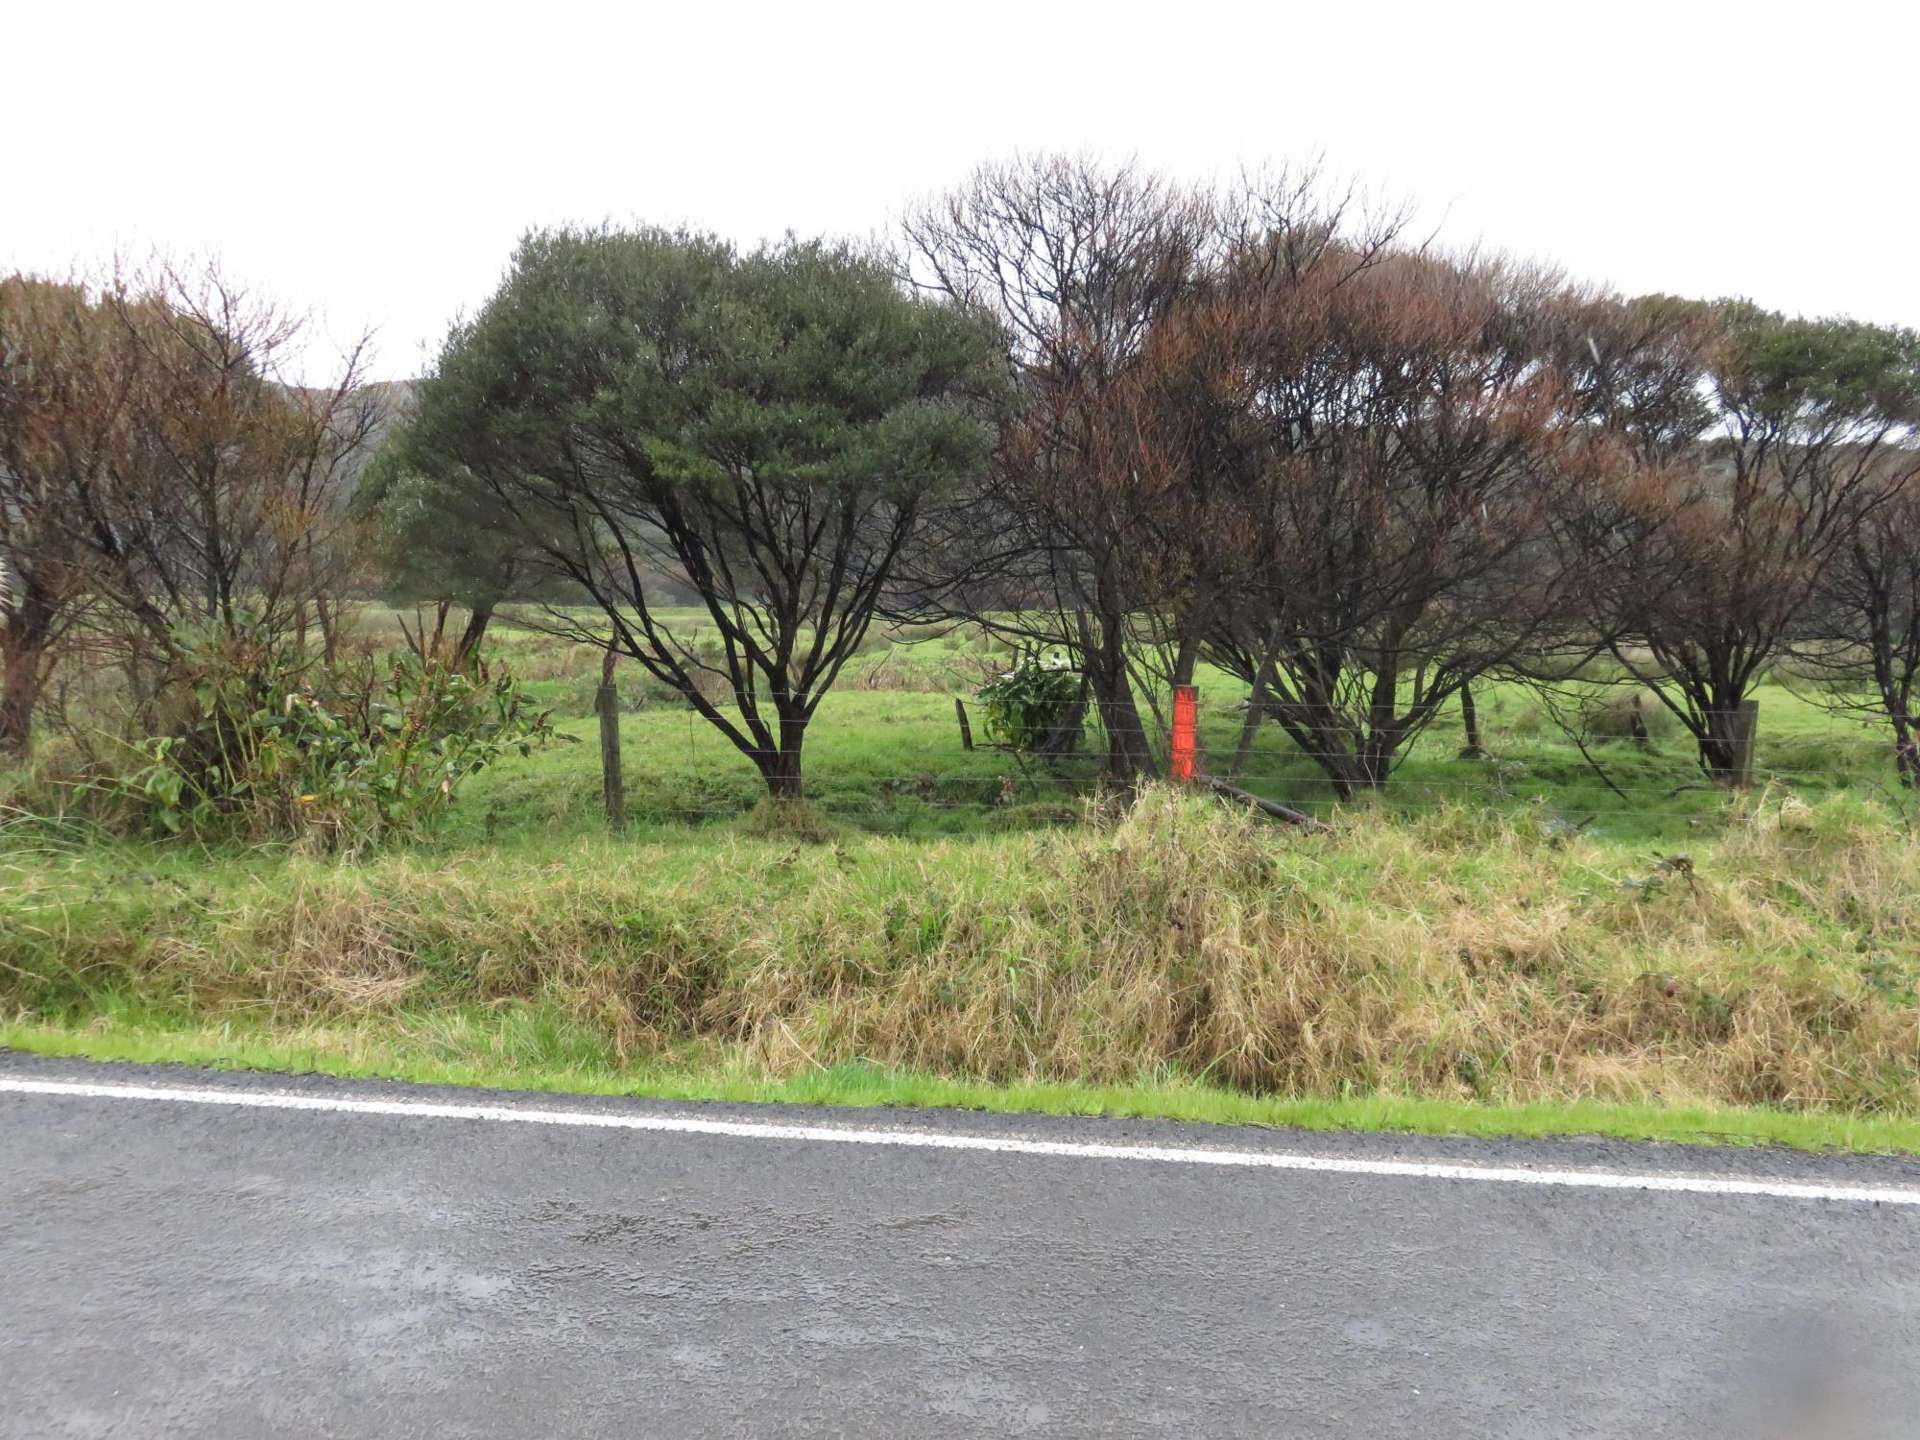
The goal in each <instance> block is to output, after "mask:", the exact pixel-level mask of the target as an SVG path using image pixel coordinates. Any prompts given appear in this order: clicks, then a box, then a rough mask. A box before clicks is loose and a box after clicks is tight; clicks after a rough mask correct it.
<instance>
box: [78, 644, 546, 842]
mask: <svg viewBox="0 0 1920 1440" xmlns="http://www.w3.org/2000/svg"><path fill="white" fill-rule="evenodd" d="M179 672H180V673H179V675H178V677H177V679H176V680H175V682H174V684H173V687H172V690H173V694H172V696H171V705H170V710H171V718H170V720H169V722H168V723H167V724H166V725H165V727H164V733H162V734H159V735H156V736H153V737H151V738H149V739H145V740H142V741H139V742H137V743H136V744H135V745H134V749H135V750H136V752H137V753H138V756H139V762H140V763H138V765H137V766H136V767H135V768H134V769H133V770H132V771H131V773H128V774H126V775H123V776H121V777H119V778H118V779H116V780H114V781H112V782H111V784H110V786H109V788H110V790H111V791H112V792H113V793H114V795H115V796H116V798H118V799H119V800H121V801H122V802H124V804H125V805H126V806H127V808H129V809H130V810H131V811H132V813H133V815H134V816H135V818H136V821H137V822H138V823H140V824H141V825H143V826H144V827H146V828H148V829H151V830H155V831H158V832H160V833H164V834H182V833H190V834H194V835H198V836H201V837H205V838H218V837H232V838H247V839H254V840H265V839H284V840H292V841H296V842H299V843H301V844H303V845H306V846H308V847H310V848H317V849H323V850H337V849H343V848H344V849H358V848H362V847H364V846H366V845H369V844H373V843H376V842H378V841H380V840H382V839H384V838H386V837H388V836H389V835H391V834H393V833H396V832H405V831H409V830H413V829H415V828H417V827H418V826H419V825H420V824H421V823H422V822H423V821H424V820H425V819H426V818H427V817H428V816H430V815H431V814H433V813H434V812H435V811H437V810H438V809H440V808H441V807H442V806H444V805H446V804H448V803H449V802H450V801H451V800H452V799H453V795H454V791H455V789H456V788H457V787H458V785H459V783H460V782H461V781H462V780H463V779H465V778H466V777H467V776H469V775H471V774H473V773H474V772H475V771H477V770H480V769H482V768H484V767H485V766H487V765H489V764H491V763H492V762H493V761H494V760H495V759H497V758H498V757H499V756H501V755H502V754H504V753H506V752H507V751H509V750H517V751H519V752H520V753H521V754H527V753H529V752H530V751H531V750H532V748H533V747H534V745H535V744H537V743H543V742H545V741H547V740H548V739H550V738H552V736H553V733H554V732H553V730H552V726H551V721H550V717H549V715H548V713H547V712H545V711H542V710H537V709H535V708H534V707H533V706H532V705H531V704H530V703H529V702H528V700H527V698H526V696H525V695H524V693H523V692H522V690H521V687H520V685H519V683H518V682H517V681H515V680H514V679H513V678H512V677H511V676H509V675H507V674H505V673H499V674H490V673H489V672H488V671H487V670H486V669H485V668H484V667H476V668H475V669H474V670H472V671H467V670H461V669H455V668H451V667H449V666H447V665H445V664H443V663H441V662H439V661H436V660H427V661H423V660H421V659H420V658H419V657H417V656H414V655H410V654H397V655H393V656H391V657H389V658H387V659H386V660H384V661H372V660H368V661H364V662H361V663H360V664H358V665H352V666H346V667H341V668H336V669H326V668H324V667H321V666H319V665H317V664H316V663H314V662H313V661H312V660H311V659H310V658H307V657H303V656H300V655H298V654H296V653H293V652H290V651H288V650H286V649H285V648H284V647H276V646H274V645H273V644H271V643H269V642H267V641H265V640H264V639H262V638H261V637H258V636H256V635H253V634H251V633H250V632H247V631H245V630H242V631H240V632H238V633H229V634H222V635H216V636H210V637H199V638H195V639H193V640H190V641H189V642H188V643H187V644H186V645H185V646H184V647H183V649H182V652H181V657H180V666H179Z"/></svg>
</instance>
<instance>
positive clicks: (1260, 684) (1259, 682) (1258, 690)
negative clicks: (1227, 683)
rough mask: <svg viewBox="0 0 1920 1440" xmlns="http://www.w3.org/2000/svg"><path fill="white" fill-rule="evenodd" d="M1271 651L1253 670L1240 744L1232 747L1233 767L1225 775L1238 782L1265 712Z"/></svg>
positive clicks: (1271, 674) (1269, 648) (1271, 662)
mask: <svg viewBox="0 0 1920 1440" xmlns="http://www.w3.org/2000/svg"><path fill="white" fill-rule="evenodd" d="M1273 678H1274V676H1273V650H1272V647H1268V649H1267V651H1266V653H1265V654H1263V655H1262V656H1261V657H1260V662H1259V663H1258V664H1257V665H1255V666H1254V669H1253V689H1252V691H1251V692H1249V694H1248V695H1247V719H1246V723H1245V724H1243V725H1242V726H1241V727H1240V743H1239V744H1237V745H1235V746H1234V747H1233V766H1232V768H1231V769H1230V770H1228V772H1227V774H1228V775H1229V776H1231V777H1232V778H1233V779H1235V780H1238V779H1239V778H1240V776H1241V774H1242V773H1243V772H1244V771H1245V770H1246V768H1247V760H1248V757H1250V756H1251V755H1252V754H1253V742H1254V740H1255V739H1256V738H1257V737H1258V736H1259V733H1260V721H1261V720H1262V719H1263V718H1264V717H1265V715H1266V710H1267V690H1268V688H1269V687H1270V686H1271V685H1272V684H1273Z"/></svg>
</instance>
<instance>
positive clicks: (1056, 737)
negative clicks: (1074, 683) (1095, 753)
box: [1034, 670, 1089, 757]
mask: <svg viewBox="0 0 1920 1440" xmlns="http://www.w3.org/2000/svg"><path fill="white" fill-rule="evenodd" d="M1088 688H1089V686H1088V681H1087V674H1086V671H1084V670H1082V671H1081V672H1080V693H1079V694H1077V695H1075V696H1074V698H1073V704H1072V705H1070V706H1068V707H1067V713H1066V714H1064V715H1062V716H1061V717H1060V719H1059V720H1058V721H1056V722H1055V724H1054V727H1053V729H1051V730H1049V731H1048V732H1047V737H1046V739H1044V740H1042V741H1041V742H1040V744H1039V746H1038V747H1037V748H1036V749H1035V750H1034V753H1035V754H1036V755H1044V756H1050V757H1058V756H1061V755H1071V754H1073V752H1074V751H1076V750H1078V749H1079V748H1080V733H1081V731H1082V730H1083V729H1085V728H1086V723H1087V691H1088Z"/></svg>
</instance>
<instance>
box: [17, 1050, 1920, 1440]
mask: <svg viewBox="0 0 1920 1440" xmlns="http://www.w3.org/2000/svg"><path fill="white" fill-rule="evenodd" d="M24 1083H31V1084H38V1085H43V1086H44V1085H62V1086H69V1085H74V1084H82V1085H96V1086H112V1087H125V1086H129V1085H144V1086H148V1087H157V1088H159V1089H162V1090H167V1091H178V1090H181V1089H183V1088H190V1089H194V1090H214V1091H218V1092H221V1094H222V1095H227V1094H231V1095H232V1096H233V1097H235V1098H236V1099H246V1100H248V1101H249V1102H253V1101H255V1100H257V1099H258V1098H260V1097H266V1096H270V1095H273V1094H276V1093H283V1092H288V1091H292V1092H295V1093H297V1094H298V1095H301V1096H307V1097H314V1103H317V1104H334V1103H340V1102H344V1103H347V1104H349V1105H353V1104H361V1105H364V1104H366V1103H367V1102H379V1103H380V1104H389V1105H391V1106H392V1107H393V1112H394V1113H369V1112H368V1110H366V1109H358V1110H356V1109H345V1110H342V1109H328V1108H306V1109H280V1108H261V1107H260V1106H259V1105H258V1104H256V1103H247V1104H227V1103H221V1104H208V1103H182V1102H181V1101H180V1100H179V1099H177V1098H175V1099H169V1098H162V1097H148V1098H129V1097H128V1096H126V1095H125V1094H115V1095H111V1096H105V1095H95V1094H82V1093H74V1092H72V1091H71V1090H63V1091H60V1092H59V1093H38V1092H33V1091H26V1090H21V1089H17V1088H16V1089H11V1090H8V1089H0V1217H4V1220H3V1222H0V1435H6V1436H16V1435H17V1436H67V1435H81V1436H93V1435H137V1436H147V1435H192V1436H235V1437H239V1436H246V1437H253V1436H260V1435H264V1434H269V1433H271V1434H279V1435H332V1436H362V1435H366V1436H374V1435H399V1434H413V1433H422V1434H433V1435H436V1436H447V1437H454V1436H508V1435H513V1436H576V1435H578V1436H589V1435H594V1436H597V1435H608V1436H614V1435H618V1436H654V1435H658V1436H676V1437H679V1436H748V1435H753V1436H758V1435H874V1436H923V1435H924V1436H952V1435H969V1434H979V1435H1094V1434H1097V1435H1200V1434H1213V1435H1217V1434H1245V1435H1262V1436H1274V1435H1278V1436H1294V1435H1298V1436H1367V1437H1373V1440H1377V1437H1389V1436H1401V1435H1407V1436H1420V1437H1455V1436H1459V1437H1468V1436H1472V1437H1509V1436H1512V1437H1517V1436H1607V1437H1614V1436H1626V1435H1631V1436H1640V1437H1645V1436H1665V1435H1673V1436H1687V1437H1709V1436H1730V1437H1731V1436H1738V1437H1742V1440H1748V1437H1755V1436H1761V1437H1767V1436H1780V1437H1783V1440H1785V1437H1801V1436H1819V1437H1845V1436H1909V1435H1915V1434H1920V1363H1917V1362H1920V1205H1915V1204H1910V1203H1887V1202H1886V1201H1880V1202H1875V1201H1872V1200H1859V1199H1844V1200H1843V1199H1828V1198H1808V1195H1806V1194H1801V1193H1799V1192H1800V1191H1801V1190H1803V1189H1804V1190H1807V1191H1808V1192H1809V1193H1813V1194H1819V1193H1825V1191H1826V1190H1827V1189H1828V1188H1831V1187H1839V1188H1841V1189H1847V1190H1854V1189H1861V1188H1867V1189H1879V1190H1887V1191H1891V1192H1895V1193H1896V1194H1899V1195H1905V1196H1909V1197H1913V1198H1920V1166H1916V1165H1914V1164H1911V1163H1906V1162H1896V1161H1881V1160H1859V1161H1843V1160H1835V1159H1820V1158H1813V1157H1806V1156H1798V1155H1790V1154H1782V1153H1780V1152H1742V1151H1696V1150H1676V1149H1670V1148H1664V1147H1647V1146H1629V1145H1622V1144H1613V1143H1600V1142H1564V1143H1553V1144H1549V1143H1519V1142H1514V1143H1485V1142H1480V1143H1474V1142H1442V1141H1420V1140H1414V1139H1409V1138H1405V1137H1368V1136H1326V1135H1297V1134H1289V1133H1285V1132H1273V1131H1245V1130H1237V1129H1236V1130H1222V1129H1215V1128H1211V1127H1204V1126H1181V1125H1173V1124H1161V1123H1150V1122H1098V1121H1070V1120H1058V1121H1054V1120H1042V1119H1035V1118H1024V1119H1023V1118H1012V1117H991V1116H977V1115H941V1114H920V1115H908V1114H900V1113H890V1112H889V1113H882V1112H832V1111H823V1110H808V1109H795V1108H786V1107H781V1108H772V1107H739V1106H734V1107H698V1106H685V1105H667V1104H653V1103H646V1102H629V1101H620V1100H595V1099H585V1098H575V1097H552V1096H511V1095H503V1094H501V1093H500V1092H476V1091H468V1090H445V1089H439V1088H429V1087H404V1086H399V1085H393V1084H381V1083H359V1082H341V1081H330V1080H325V1079H322V1078H318V1077H301V1078H297V1079H289V1078H283V1077H269V1076H239V1075H214V1074H208V1073H206V1072H200V1071H192V1070H178V1069H171V1068H168V1069H161V1068H153V1067H137V1066H90V1065H85V1064H82V1063H79V1062H59V1061H44V1060H37V1059H33V1058H30V1057H25V1056H18V1055H7V1054H0V1085H5V1084H13V1085H16V1086H17V1085H20V1084H24ZM436 1103H444V1104H448V1105H451V1106H453V1107H455V1109H456V1110H457V1109H458V1108H459V1107H462V1106H465V1107H472V1106H474V1105H480V1104H484V1105H496V1106H500V1107H504V1108H506V1109H516V1108H519V1109H526V1108H529V1107H538V1108H539V1110H540V1111H542V1112H553V1111H558V1112H562V1115H563V1117H564V1116H566V1115H572V1116H576V1117H577V1116H584V1117H586V1118H588V1119H591V1120H594V1121H595V1122H596V1123H593V1124H585V1125H582V1124H568V1123H553V1122H548V1121H541V1122H538V1123H495V1122H494V1121H493V1120H489V1119H484V1118H471V1117H470V1116H469V1115H467V1114H465V1113H456V1114H436V1113H428V1112H426V1111H423V1110H421V1109H420V1107H421V1106H422V1105H429V1106H430V1105H432V1104H436ZM496 1118H498V1117H496ZM507 1118H513V1117H511V1116H509V1117H507ZM730 1120H731V1121H742V1122H745V1125H746V1130H745V1131H743V1132H742V1133H702V1132H700V1131H698V1130H695V1131H692V1132H689V1131H686V1130H680V1129H634V1128H618V1127H619V1126H621V1125H628V1124H649V1125H651V1124H665V1125H686V1124H693V1125H696V1126H698V1125H704V1124H710V1123H711V1122H714V1121H723V1122H724V1121H730ZM768 1126H773V1127H812V1128H814V1129H819V1128H827V1129H835V1128H839V1129H845V1128H846V1127H860V1128H862V1129H864V1130H866V1131H874V1130H885V1131H888V1132H889V1133H890V1134H898V1135H900V1136H904V1137H911V1138H915V1139H916V1140H918V1141H920V1142H923V1143H916V1144H910V1145H909V1144H897V1143H862V1144H844V1143H833V1142H832V1141H831V1140H830V1139H823V1138H820V1137H818V1136H811V1137H809V1136H800V1137H794V1136H792V1135H791V1134H789V1133H784V1132H783V1133H781V1134H777V1135H768V1134H766V1133H763V1132H764V1130H765V1128H766V1127H768ZM756 1127H758V1128H756ZM1005 1136H1016V1137H1021V1138H1023V1139H1024V1140H1025V1141H1027V1142H1037V1143H1030V1144H1029V1148H1027V1149H1024V1150H1022V1149H1016V1150H1013V1151H1002V1150H996V1149H991V1148H963V1149H948V1148H939V1145H940V1144H943V1143H946V1142H947V1141H950V1140H952V1141H958V1142H961V1143H964V1144H965V1145H968V1146H973V1145H975V1144H976V1143H978V1144H987V1143H991V1142H995V1140H996V1137H1005ZM875 1138H877V1139H879V1140H882V1141H884V1140H886V1139H887V1136H884V1135H883V1136H879V1137H875ZM1076 1147H1078V1148H1076ZM1085 1147H1106V1148H1105V1149H1098V1150H1096V1151H1094V1152H1092V1153H1089V1152H1088V1151H1087V1149H1086V1148H1085ZM1183 1147H1207V1148H1208V1149H1209V1150H1212V1151H1219V1150H1230V1151H1233V1152H1236V1153H1239V1154H1242V1155H1243V1157H1245V1163H1242V1161H1238V1160H1236V1161H1233V1162H1232V1163H1204V1164H1194V1163H1182V1162H1181V1160H1180V1158H1179V1157H1178V1156H1177V1155H1176V1156H1173V1157H1165V1156H1160V1157H1158V1158H1156V1152H1158V1151H1166V1150H1175V1151H1178V1150H1180V1149H1182V1148H1183ZM1063 1150H1064V1151H1065V1152H1066V1153H1055V1152H1059V1151H1063ZM1299 1155H1305V1156H1313V1157H1325V1160H1326V1162H1327V1163H1329V1164H1333V1165H1336V1166H1337V1165H1340V1164H1348V1163H1352V1162H1359V1163H1361V1164H1363V1165H1375V1164H1377V1163H1378V1162H1383V1161H1384V1162H1393V1163H1398V1162H1401V1161H1410V1162H1413V1165H1414V1167H1415V1168H1416V1169H1417V1168H1418V1167H1420V1166H1441V1167H1470V1169H1471V1171H1472V1173H1479V1172H1482V1171H1486V1172H1489V1173H1491V1174H1494V1175H1500V1174H1505V1173H1507V1172H1510V1171H1512V1170H1514V1169H1519V1170H1521V1171H1539V1170H1541V1169H1543V1168H1551V1169H1571V1170H1574V1171H1578V1172H1581V1173H1590V1174H1596V1175H1610V1176H1622V1175H1624V1176H1626V1177H1628V1178H1629V1179H1634V1178H1635V1177H1641V1176H1646V1175H1651V1174H1661V1175H1666V1174H1670V1173H1674V1172H1684V1173H1685V1174H1687V1175H1689V1176H1696V1177H1704V1178H1705V1179H1706V1180H1707V1181H1711V1182H1714V1183H1722V1182H1735V1183H1742V1182H1746V1181H1751V1180H1754V1179H1756V1178H1758V1179H1760V1180H1762V1181H1764V1182H1766V1183H1767V1184H1769V1185H1774V1186H1776V1187H1777V1188H1778V1187H1784V1190H1783V1193H1778V1194H1776V1193H1768V1194H1758V1195H1755V1194H1738V1193H1736V1194H1725V1193H1695V1192H1692V1191H1681V1192H1671V1191H1669V1192H1649V1191H1645V1190H1641V1189H1619V1188H1602V1187H1599V1186H1595V1185H1591V1184H1585V1183H1572V1184H1552V1185H1541V1184H1531V1183H1512V1178H1511V1176H1510V1175H1509V1177H1508V1178H1507V1179H1499V1178H1490V1179H1474V1178H1459V1176H1460V1175H1461V1174H1462V1173H1466V1172H1463V1171H1461V1170H1459V1169H1457V1168H1443V1170H1442V1171H1441V1172H1440V1173H1438V1174H1427V1173H1407V1174H1401V1173H1390V1174H1379V1173H1353V1172H1352V1171H1351V1170H1342V1169H1338V1168H1334V1169H1281V1168H1268V1167H1266V1166H1265V1165H1263V1164H1262V1163H1259V1162H1260V1161H1261V1159H1262V1157H1281V1158H1282V1159H1287V1158H1288V1157H1293V1156H1299ZM1315 1163H1319V1162H1315Z"/></svg>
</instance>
